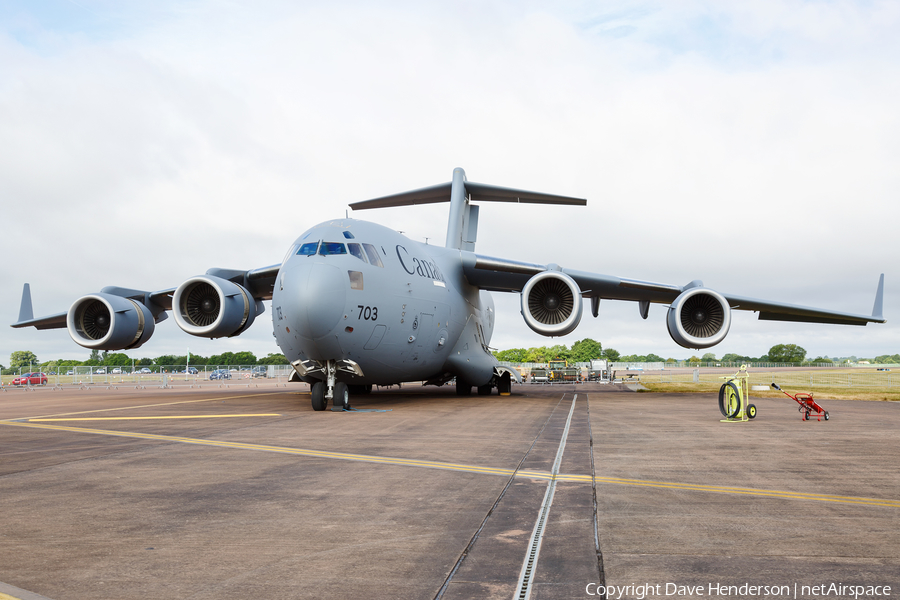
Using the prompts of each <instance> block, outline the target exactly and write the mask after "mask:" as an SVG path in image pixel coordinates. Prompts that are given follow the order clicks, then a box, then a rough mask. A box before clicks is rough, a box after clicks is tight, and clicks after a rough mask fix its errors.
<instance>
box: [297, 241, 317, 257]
mask: <svg viewBox="0 0 900 600" xmlns="http://www.w3.org/2000/svg"><path fill="white" fill-rule="evenodd" d="M318 248H319V242H310V243H308V244H303V245H302V246H300V249H299V250H297V255H298V256H312V255H313V254H315V253H316V250H318Z"/></svg>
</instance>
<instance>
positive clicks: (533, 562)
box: [513, 394, 578, 600]
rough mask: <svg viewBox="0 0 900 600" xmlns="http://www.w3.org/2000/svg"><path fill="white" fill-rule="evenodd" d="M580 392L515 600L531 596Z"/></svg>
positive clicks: (565, 431)
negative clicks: (560, 467) (545, 528)
mask: <svg viewBox="0 0 900 600" xmlns="http://www.w3.org/2000/svg"><path fill="white" fill-rule="evenodd" d="M576 400H578V394H575V397H574V398H572V406H571V408H569V417H568V418H567V419H566V428H565V429H564V430H563V434H562V439H560V440H559V449H558V450H557V451H556V460H555V461H553V469H552V470H551V472H550V482H549V483H548V484H547V491H546V492H544V501H543V502H542V503H541V510H540V512H539V513H538V519H537V522H536V523H535V524H534V531H532V533H531V541H530V542H529V544H528V552H527V553H526V554H525V560H524V562H523V563H522V572H521V573H520V574H519V582H518V583H517V584H516V593H515V595H514V596H513V600H528V599H529V598H530V597H531V583H532V578H533V576H534V572H535V570H536V569H537V563H538V556H539V555H540V553H541V541H542V540H543V539H544V526H545V525H546V523H547V515H549V514H550V505H551V504H553V495H554V494H555V493H556V478H557V475H559V466H560V464H561V463H562V457H563V452H564V451H565V449H566V440H567V439H568V437H569V426H570V425H571V424H572V415H573V414H574V412H575V401H576Z"/></svg>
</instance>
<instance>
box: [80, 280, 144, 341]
mask: <svg viewBox="0 0 900 600" xmlns="http://www.w3.org/2000/svg"><path fill="white" fill-rule="evenodd" d="M66 325H67V327H68V330H69V335H70V336H71V337H72V340H74V341H75V343H76V344H78V345H80V346H84V347H85V348H91V349H93V350H129V349H131V348H137V347H139V346H141V345H142V344H143V343H144V342H146V341H147V340H149V339H150V336H151V335H153V329H154V328H155V325H156V322H155V321H154V319H153V314H152V313H151V312H150V309H148V308H147V307H146V306H144V305H143V304H141V303H140V302H136V301H134V300H131V299H130V298H123V297H122V296H113V295H111V294H103V293H99V294H90V295H88V296H84V297H82V298H79V299H78V300H76V301H75V302H74V303H73V304H72V306H71V307H70V308H69V314H68V315H67V316H66Z"/></svg>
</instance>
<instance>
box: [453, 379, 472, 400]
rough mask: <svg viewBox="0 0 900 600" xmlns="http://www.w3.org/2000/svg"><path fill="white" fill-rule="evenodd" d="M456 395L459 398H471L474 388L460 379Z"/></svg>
mask: <svg viewBox="0 0 900 600" xmlns="http://www.w3.org/2000/svg"><path fill="white" fill-rule="evenodd" d="M456 395H457V396H471V395H472V386H471V385H470V384H468V383H466V382H465V381H463V380H462V379H460V378H459V377H457V378H456Z"/></svg>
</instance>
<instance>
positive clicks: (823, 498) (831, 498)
mask: <svg viewBox="0 0 900 600" xmlns="http://www.w3.org/2000/svg"><path fill="white" fill-rule="evenodd" d="M558 479H559V480H563V481H572V482H585V483H589V482H590V481H591V476H590V475H560V476H559V477H558ZM596 480H597V483H611V484H616V485H635V486H640V487H652V488H660V489H674V490H688V491H693V492H714V493H721V494H744V495H750V496H766V497H769V498H787V499H790V500H818V501H820V502H840V503H844V504H865V505H869V506H891V507H894V508H900V501H898V500H885V499H883V498H862V497H858V496H836V495H830V494H814V493H808V492H787V491H782V490H767V489H760V488H743V487H727V486H719V485H702V484H696V483H677V482H672V481H649V480H643V479H620V478H618V477H597V478H596Z"/></svg>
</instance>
